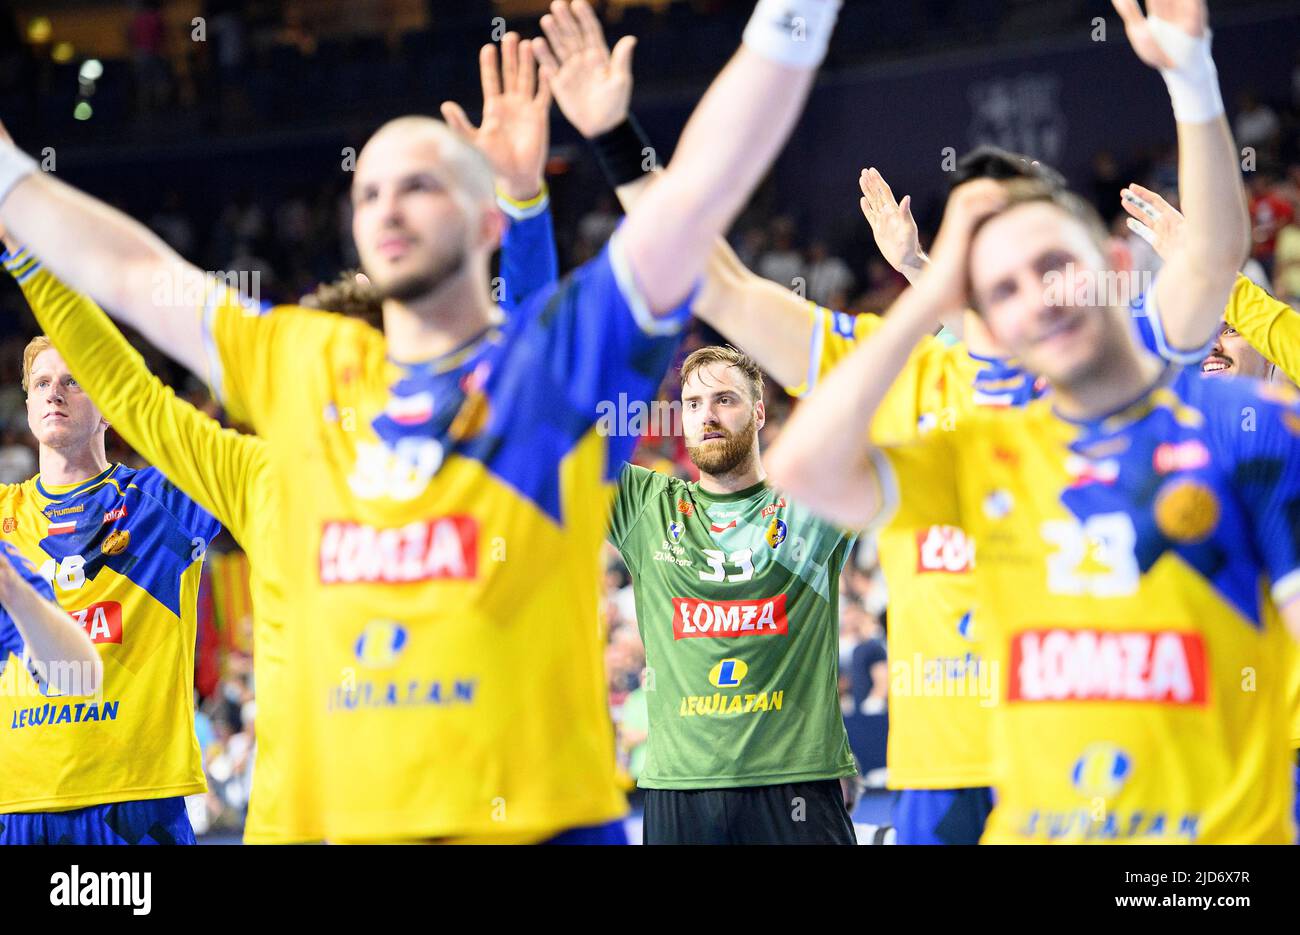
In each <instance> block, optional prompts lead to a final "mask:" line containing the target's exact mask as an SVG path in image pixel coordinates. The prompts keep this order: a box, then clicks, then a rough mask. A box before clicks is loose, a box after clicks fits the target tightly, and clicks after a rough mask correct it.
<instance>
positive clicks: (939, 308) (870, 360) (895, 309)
mask: <svg viewBox="0 0 1300 935" xmlns="http://www.w3.org/2000/svg"><path fill="white" fill-rule="evenodd" d="M1005 198H1006V194H1005V192H1004V190H1003V189H1002V187H1001V186H1000V185H998V183H996V182H994V181H992V180H987V179H982V180H979V181H976V182H971V183H969V184H967V185H963V186H962V187H961V188H960V189H958V190H957V191H955V192H954V193H953V194H952V196H951V197H950V198H949V199H948V207H947V210H946V211H945V213H944V222H943V227H942V228H941V230H940V232H939V236H938V238H936V241H935V249H934V254H933V260H932V262H931V263H930V265H929V266H928V267H927V268H926V269H925V271H924V272H922V274H921V275H920V276H919V277H918V278H917V281H916V285H914V286H913V287H912V288H910V289H908V290H907V291H906V292H904V293H903V294H902V296H900V297H899V299H898V300H897V301H896V302H895V303H894V304H893V306H892V307H891V308H890V310H889V312H888V313H887V314H886V315H885V321H884V324H882V325H881V326H880V328H879V329H878V330H877V331H876V333H875V334H874V335H872V336H871V337H870V338H868V339H867V340H865V341H862V342H860V344H859V345H858V347H857V349H856V350H855V351H854V352H853V353H852V355H850V356H849V357H848V358H847V359H846V360H845V361H844V362H843V363H842V364H841V365H840V366H838V367H836V368H835V369H834V370H833V371H831V373H830V374H829V375H828V376H827V377H826V378H825V380H823V381H822V383H821V385H820V386H819V387H818V388H817V389H815V390H814V391H813V392H812V394H811V395H810V396H809V397H808V398H807V399H806V400H804V402H802V403H800V404H799V405H798V406H797V407H796V408H795V410H794V413H793V415H792V416H791V417H790V420H789V421H788V422H787V423H786V425H785V427H784V428H783V429H782V430H781V434H780V436H778V438H777V441H776V444H775V445H774V446H773V447H772V450H771V451H770V452H769V453H768V455H767V456H766V457H765V458H764V462H763V463H764V465H765V466H766V468H767V472H768V475H769V476H770V477H771V479H772V483H773V484H774V485H775V486H777V487H780V488H781V489H782V490H784V491H786V492H787V493H789V494H790V495H792V496H794V497H795V498H797V499H798V500H799V501H800V502H801V503H803V504H805V505H806V506H807V507H808V508H809V509H811V510H813V511H814V512H816V513H818V514H820V515H822V516H824V517H826V518H828V519H831V520H833V521H834V522H836V523H839V524H840V525H841V526H843V527H845V528H848V529H856V528H862V527H864V526H866V525H868V524H870V523H871V522H873V521H874V520H875V519H876V518H877V515H878V514H879V512H880V509H881V507H882V506H883V505H884V502H885V499H886V498H885V494H884V491H883V490H882V488H881V477H880V472H879V470H878V468H877V467H876V463H877V460H878V457H879V455H878V451H877V449H876V447H875V446H874V445H873V444H872V442H871V440H870V427H871V423H872V420H873V419H874V418H875V415H876V411H877V410H878V409H879V408H880V404H881V402H882V401H883V400H884V398H885V394H886V393H887V392H888V391H889V387H890V386H891V385H892V384H893V382H894V380H895V379H896V378H897V377H898V374H899V373H900V372H901V371H902V369H903V365H904V364H905V363H906V362H907V358H908V356H909V355H910V354H911V352H912V349H913V348H914V347H915V346H916V345H917V343H918V342H920V341H921V340H922V339H923V338H925V337H926V335H928V334H931V333H933V331H934V329H935V327H936V325H937V323H938V321H939V319H940V317H941V316H942V315H944V314H951V313H953V312H959V311H961V310H962V309H964V308H966V307H967V304H968V303H967V296H966V289H967V284H966V283H967V258H966V255H967V252H968V249H969V244H970V237H971V232H972V231H973V230H974V228H975V225H976V223H977V222H978V221H979V219H980V218H982V217H984V216H985V215H986V214H988V213H989V212H991V211H992V210H994V209H995V208H996V207H997V206H998V205H999V204H1001V203H1002V202H1003V201H1004V200H1005Z"/></svg>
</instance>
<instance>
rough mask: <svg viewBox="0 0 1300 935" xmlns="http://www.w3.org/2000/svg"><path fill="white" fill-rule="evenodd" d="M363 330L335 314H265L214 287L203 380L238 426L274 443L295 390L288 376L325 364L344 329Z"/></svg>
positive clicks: (206, 311) (206, 314) (284, 310)
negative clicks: (275, 422)
mask: <svg viewBox="0 0 1300 935" xmlns="http://www.w3.org/2000/svg"><path fill="white" fill-rule="evenodd" d="M359 326H360V323H359V322H355V321H351V320H348V319H345V318H344V317H343V316H342V315H338V314H335V313H333V312H321V311H315V310H312V309H306V308H297V307H294V306H277V307H275V308H269V309H263V308H261V307H260V306H259V305H258V304H257V303H254V302H250V301H248V300H247V299H243V298H241V297H240V296H239V295H238V293H236V292H235V291H234V290H231V289H229V288H227V287H225V286H222V285H220V284H218V283H216V282H215V281H214V282H213V283H212V286H211V288H210V289H209V292H208V296H207V299H206V301H205V303H204V306H203V343H204V352H205V356H206V357H207V362H208V366H207V373H205V374H204V377H205V378H206V381H207V384H208V387H209V389H210V390H211V391H212V395H213V397H214V398H215V399H216V400H217V401H218V402H219V403H221V405H222V406H224V407H225V409H226V412H227V413H228V414H229V415H230V417H231V418H232V419H233V420H234V421H236V422H238V423H241V424H243V425H251V426H252V427H253V429H254V430H255V431H256V432H257V434H259V435H262V436H264V437H268V438H269V437H271V435H272V434H273V430H272V425H271V423H272V419H273V417H274V416H275V415H276V414H277V413H278V414H280V415H281V416H285V415H287V414H288V412H289V407H287V406H286V405H284V404H285V403H286V402H287V397H288V396H289V395H290V394H292V393H293V392H294V390H295V389H296V387H295V386H294V385H293V383H292V381H286V380H285V379H284V374H285V373H286V372H288V371H290V370H292V369H295V368H296V367H297V365H299V364H300V363H301V361H303V360H315V359H318V358H320V357H321V356H322V355H323V354H324V353H325V348H326V345H327V344H328V342H329V338H330V336H331V335H332V334H334V333H336V332H337V330H338V329H339V328H348V327H359ZM366 330H370V329H366ZM277 375H278V376H279V377H280V378H279V379H277Z"/></svg>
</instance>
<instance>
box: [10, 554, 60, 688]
mask: <svg viewBox="0 0 1300 935" xmlns="http://www.w3.org/2000/svg"><path fill="white" fill-rule="evenodd" d="M0 561H7V562H8V563H9V564H10V565H12V566H13V567H14V568H15V569H16V570H17V571H18V574H20V575H22V577H23V580H25V581H26V582H27V583H28V584H30V585H31V586H32V587H33V588H35V589H36V593H37V594H39V595H40V596H41V597H44V598H46V599H48V600H51V601H52V600H54V592H53V591H52V590H51V589H50V583H49V582H48V581H46V580H45V579H44V578H42V577H41V576H40V575H38V574H37V573H36V569H34V568H32V563H31V562H29V561H27V559H25V558H23V557H22V556H21V555H19V554H18V551H17V549H15V548H14V547H13V546H12V545H10V544H9V543H8V542H5V541H3V540H0ZM26 649H27V646H26V644H25V643H24V642H23V637H22V634H21V633H19V632H18V627H17V626H16V625H15V624H14V621H13V617H11V616H10V615H9V611H8V610H6V609H5V608H3V607H0V691H3V692H4V693H5V694H9V695H12V694H14V693H15V692H16V690H17V687H18V678H17V675H16V671H17V670H16V669H11V668H9V662H10V661H11V660H10V659H9V657H10V656H11V655H12V656H15V657H17V658H18V659H19V660H22V659H23V658H24V654H25V653H26ZM34 674H35V675H37V676H38V677H39V672H35V673H34Z"/></svg>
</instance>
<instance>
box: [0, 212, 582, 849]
mask: <svg viewBox="0 0 1300 935" xmlns="http://www.w3.org/2000/svg"><path fill="white" fill-rule="evenodd" d="M499 203H500V204H501V207H502V209H503V210H504V211H505V212H506V213H507V214H508V215H510V217H511V223H510V224H509V226H508V228H507V230H506V233H505V235H504V236H503V238H502V246H501V274H502V277H503V287H504V291H505V293H506V296H505V300H506V301H508V302H510V303H512V304H513V303H514V302H517V301H518V300H520V299H522V298H524V297H526V296H527V295H530V294H531V293H533V292H534V291H536V290H538V289H541V288H544V287H546V286H547V285H549V284H551V283H553V282H554V281H555V280H556V279H557V278H558V273H557V261H556V251H555V242H554V235H553V231H552V224H551V215H550V210H549V198H548V197H547V194H546V192H545V191H543V192H542V194H541V195H539V196H538V198H536V199H534V200H533V201H532V202H529V203H527V204H520V203H516V202H511V201H509V200H508V199H505V198H504V197H502V198H501V199H499ZM4 262H5V266H6V268H7V269H9V270H10V271H11V272H12V273H13V274H14V276H15V279H16V280H17V281H18V283H19V286H20V287H21V288H22V290H23V294H24V295H25V297H26V298H27V300H28V303H29V304H30V305H31V308H32V311H33V313H34V314H35V316H36V320H37V323H38V324H39V325H40V326H41V328H42V329H43V330H44V331H45V333H46V334H47V335H48V336H49V338H50V339H51V340H52V341H53V342H54V344H55V346H56V347H57V348H58V349H59V351H60V353H61V354H62V356H63V358H64V360H65V362H66V363H67V364H68V368H69V370H71V371H72V373H73V374H75V375H76V376H77V379H78V381H79V382H80V383H81V385H82V386H83V387H84V388H85V390H86V392H87V394H88V395H89V396H90V398H91V399H92V400H93V401H94V402H95V404H96V405H97V406H98V407H99V409H100V411H101V412H102V413H103V414H104V417H105V418H106V419H107V420H108V421H109V422H110V423H111V424H112V425H113V426H114V428H115V429H116V431H117V432H118V434H119V435H121V436H122V438H123V440H125V441H126V443H127V444H128V445H130V446H131V447H132V448H134V449H135V450H136V451H137V452H138V453H139V454H140V455H141V456H142V457H143V458H144V459H145V460H146V461H149V462H150V463H151V464H153V465H154V466H155V467H156V468H158V470H160V471H162V472H163V473H164V474H165V475H166V476H167V477H168V478H169V479H170V480H172V481H173V482H174V483H176V485H177V486H178V487H180V489H181V490H183V491H184V492H185V493H187V494H188V495H190V496H191V497H193V498H194V499H195V501H196V502H198V503H199V504H200V505H201V506H202V507H203V508H204V509H206V510H207V511H209V512H210V513H211V514H212V515H214V516H216V517H217V518H218V519H219V520H220V521H221V522H222V524H224V525H225V526H226V527H227V528H228V529H229V530H230V533H231V535H232V536H234V537H235V539H236V540H237V541H238V542H239V543H240V545H241V546H242V547H243V548H244V551H245V552H246V553H247V555H248V557H249V569H250V572H249V591H250V596H251V599H252V603H253V630H254V633H253V640H254V646H255V654H254V677H255V679H256V681H257V695H258V701H259V704H258V718H257V750H256V755H255V763H254V768H253V776H254V782H253V790H252V795H251V797H250V799H249V807H248V816H247V820H246V821H245V825H244V840H245V841H247V842H248V843H252V844H271V843H291V842H296V841H314V840H320V839H321V838H322V837H323V830H322V828H321V826H320V817H319V816H320V808H319V803H318V802H317V792H318V788H319V783H318V782H317V777H316V774H315V772H314V771H313V770H312V768H311V761H312V756H311V754H310V753H309V752H308V750H307V749H306V746H305V745H306V744H307V743H308V742H309V739H310V737H309V735H308V734H307V733H306V732H303V731H296V730H294V729H293V728H292V726H291V725H292V712H291V711H290V710H289V704H288V703H287V702H286V700H285V699H284V698H283V697H282V692H283V686H284V680H283V678H282V677H281V672H282V667H283V665H284V638H283V629H284V620H285V617H286V613H285V610H284V607H283V603H284V601H285V600H286V596H285V594H284V591H283V587H282V585H281V578H280V575H279V573H278V571H277V570H276V569H275V562H276V560H277V558H278V553H277V550H276V549H274V548H272V547H271V544H272V542H273V534H272V528H273V525H274V523H275V522H276V519H277V511H276V507H275V503H274V500H275V496H276V494H275V491H274V487H273V484H272V483H271V474H270V470H269V467H270V460H269V458H268V456H267V453H266V443H265V442H263V441H262V439H260V438H258V437H256V436H252V435H244V434H241V433H237V432H234V431H232V430H228V429H223V428H222V427H221V425H220V424H219V423H218V422H217V421H216V420H214V419H212V418H210V417H208V416H207V415H205V414H204V413H202V412H200V411H198V410H197V409H195V408H194V407H193V406H191V405H190V404H189V403H187V402H185V401H184V400H181V399H178V398H177V397H176V395H175V394H174V393H173V392H172V390H171V389H170V388H168V387H167V386H166V385H164V384H163V383H162V381H160V380H159V379H157V378H156V377H155V376H154V375H153V374H152V373H150V372H149V369H148V367H147V365H146V364H145V362H144V359H143V358H142V357H141V356H140V355H139V353H137V352H136V351H135V349H134V348H132V347H131V345H130V344H129V342H127V341H126V339H125V338H124V337H123V336H122V334H121V332H120V331H118V330H117V328H116V327H114V325H113V324H112V322H111V321H110V320H109V319H108V317H107V316H106V315H105V314H104V312H103V311H102V310H101V309H100V308H99V307H98V306H97V305H95V303H94V302H93V301H91V300H90V299H89V298H87V297H86V296H83V295H81V294H79V293H76V292H73V291H72V290H70V289H68V288H67V287H66V286H64V285H63V284H62V283H61V282H59V280H58V279H56V278H55V277H54V276H53V275H52V274H51V273H49V272H48V271H46V270H45V269H44V268H43V267H41V265H40V263H39V262H37V261H36V259H35V258H34V257H32V256H31V255H30V254H28V253H27V252H26V251H23V250H20V251H18V252H17V253H16V254H14V255H13V256H9V255H8V254H6V255H5V257H4Z"/></svg>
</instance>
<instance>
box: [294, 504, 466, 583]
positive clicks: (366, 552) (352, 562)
mask: <svg viewBox="0 0 1300 935" xmlns="http://www.w3.org/2000/svg"><path fill="white" fill-rule="evenodd" d="M476 577H478V522H477V521H476V520H475V519H474V517H472V516H442V517H439V518H437V519H431V520H423V521H420V522H415V523H407V524H406V525H405V526H396V527H392V528H388V529H376V528H375V527H374V526H366V525H362V524H360V523H348V522H330V523H326V524H325V525H324V527H323V528H322V529H321V539H320V580H321V583H322V584H354V583H362V582H364V583H373V582H384V583H390V584H391V583H405V582H411V581H431V580H434V579H438V578H450V579H461V580H470V579H473V578H476Z"/></svg>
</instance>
